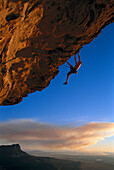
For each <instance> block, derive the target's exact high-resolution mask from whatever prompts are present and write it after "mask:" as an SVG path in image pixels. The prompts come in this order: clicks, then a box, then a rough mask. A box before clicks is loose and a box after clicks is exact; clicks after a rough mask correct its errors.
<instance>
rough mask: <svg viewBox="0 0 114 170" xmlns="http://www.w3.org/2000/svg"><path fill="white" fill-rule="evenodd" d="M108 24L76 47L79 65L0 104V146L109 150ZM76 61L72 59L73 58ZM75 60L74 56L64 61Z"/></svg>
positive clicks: (113, 112)
mask: <svg viewBox="0 0 114 170" xmlns="http://www.w3.org/2000/svg"><path fill="white" fill-rule="evenodd" d="M113 30H114V24H110V25H108V26H107V27H106V28H104V29H103V30H102V33H101V34H100V35H99V36H98V37H97V38H95V39H94V40H93V41H92V42H91V43H90V44H88V45H85V46H84V47H83V48H82V49H81V50H80V56H81V60H82V66H81V67H80V69H79V70H78V74H77V75H75V74H73V75H71V76H70V79H69V82H68V85H63V83H64V82H65V81H66V76H67V73H68V71H69V68H68V67H66V66H67V63H65V64H63V65H62V66H60V67H59V74H58V75H57V76H56V78H55V79H54V80H52V81H51V82H50V85H49V86H48V87H47V88H46V89H44V90H43V91H41V92H35V93H32V94H29V95H28V97H26V98H24V99H23V101H22V102H21V103H19V104H18V105H14V106H1V107H0V144H11V143H19V144H21V146H22V148H23V149H30V150H35V149H38V150H39V149H40V150H72V151H80V152H81V151H89V152H94V151H100V152H114V104H113V103H114V50H113V48H114V46H113V44H114V32H113ZM77 59H78V57H77ZM68 61H69V62H70V63H71V64H72V65H74V64H75V61H74V56H71V58H70V59H69V60H68Z"/></svg>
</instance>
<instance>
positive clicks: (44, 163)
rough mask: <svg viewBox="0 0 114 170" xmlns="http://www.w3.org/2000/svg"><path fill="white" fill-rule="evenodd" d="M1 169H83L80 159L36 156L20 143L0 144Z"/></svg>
mask: <svg viewBox="0 0 114 170" xmlns="http://www.w3.org/2000/svg"><path fill="white" fill-rule="evenodd" d="M0 170H81V169H80V162H79V161H77V162H76V161H69V160H67V161H66V160H61V159H54V158H49V157H35V156H30V155H29V154H27V153H25V152H23V151H22V150H21V148H20V146H19V145H18V144H14V145H7V146H4V145H3V146H0Z"/></svg>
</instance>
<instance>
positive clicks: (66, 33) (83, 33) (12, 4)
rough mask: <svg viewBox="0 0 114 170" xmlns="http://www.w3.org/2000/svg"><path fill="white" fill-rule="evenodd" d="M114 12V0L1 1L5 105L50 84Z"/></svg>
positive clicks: (0, 75)
mask: <svg viewBox="0 0 114 170" xmlns="http://www.w3.org/2000/svg"><path fill="white" fill-rule="evenodd" d="M113 11H114V8H113V0H87V1H85V0H80V1H79V0H0V105H13V104H17V103H19V102H21V101H22V98H23V97H25V96H27V94H29V93H32V92H35V91H36V90H39V91H41V90H43V89H44V88H46V87H47V86H48V85H49V83H50V81H51V79H53V78H54V77H55V76H56V75H57V74H58V67H59V66H60V65H62V64H63V63H65V62H66V61H67V60H68V58H70V57H71V56H72V55H73V54H75V53H77V52H78V51H79V50H80V49H81V48H82V46H83V45H85V44H88V43H90V42H91V41H92V40H93V39H94V38H95V37H96V36H98V34H99V33H100V32H101V29H103V28H104V27H105V26H106V25H108V24H109V23H111V22H113Z"/></svg>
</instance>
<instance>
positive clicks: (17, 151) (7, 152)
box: [0, 144, 28, 157]
mask: <svg viewBox="0 0 114 170" xmlns="http://www.w3.org/2000/svg"><path fill="white" fill-rule="evenodd" d="M27 155H28V154H27V153H25V152H23V151H22V150H21V147H20V145H19V144H13V145H2V146H0V157H1V156H2V157H21V156H27Z"/></svg>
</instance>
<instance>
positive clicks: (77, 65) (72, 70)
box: [63, 53, 82, 85]
mask: <svg viewBox="0 0 114 170" xmlns="http://www.w3.org/2000/svg"><path fill="white" fill-rule="evenodd" d="M78 58H79V61H78V62H77V60H76V55H75V66H74V67H73V66H72V65H71V64H70V63H69V62H68V61H67V64H68V65H69V66H70V71H69V72H68V73H67V79H66V82H65V83H63V84H64V85H65V84H67V83H68V79H69V76H70V75H71V74H73V73H75V74H77V70H78V69H79V68H80V66H81V64H82V62H81V58H80V55H79V53H78Z"/></svg>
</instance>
